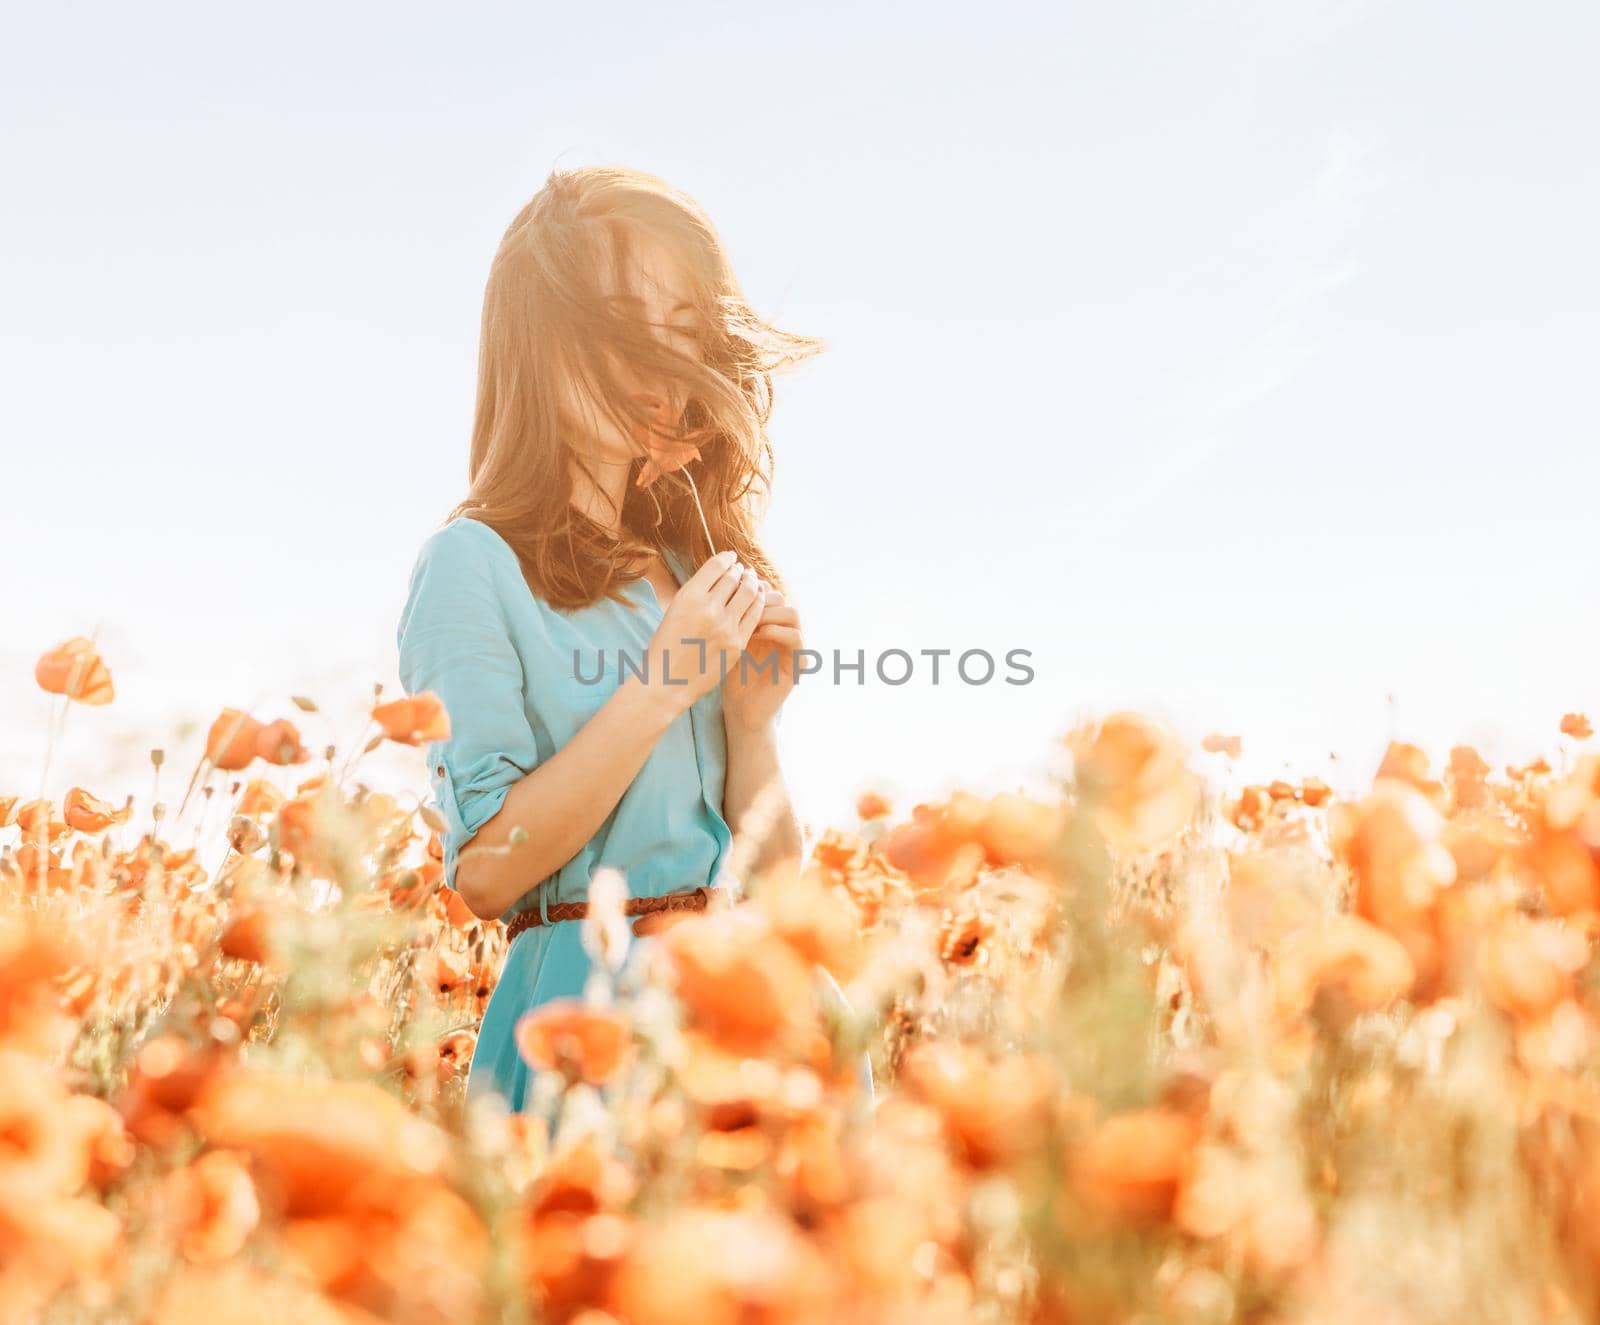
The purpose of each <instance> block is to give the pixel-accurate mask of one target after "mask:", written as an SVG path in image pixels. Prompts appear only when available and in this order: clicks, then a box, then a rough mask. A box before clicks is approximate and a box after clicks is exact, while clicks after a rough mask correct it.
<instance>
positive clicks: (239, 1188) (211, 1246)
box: [165, 1150, 261, 1263]
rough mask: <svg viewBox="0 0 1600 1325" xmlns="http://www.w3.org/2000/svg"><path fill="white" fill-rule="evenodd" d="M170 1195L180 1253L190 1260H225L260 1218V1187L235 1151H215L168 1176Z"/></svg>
mask: <svg viewBox="0 0 1600 1325" xmlns="http://www.w3.org/2000/svg"><path fill="white" fill-rule="evenodd" d="M165 1195H166V1198H167V1204H168V1206H169V1208H170V1211H171V1214H172V1217H173V1221H174V1223H175V1225H176V1227H177V1232H178V1249H179V1250H180V1251H181V1252H182V1253H183V1255H184V1256H185V1257H186V1258H187V1259H188V1260H191V1261H196V1262H200V1263H214V1262H217V1261H225V1260H227V1259H228V1258H229V1257H231V1256H232V1255H234V1253H236V1252H237V1251H238V1250H239V1249H240V1248H241V1247H243V1246H244V1244H245V1240H246V1239H247V1238H248V1237H249V1236H250V1234H251V1233H252V1232H254V1231H255V1227H256V1224H257V1223H258V1222H259V1221H260V1219H261V1206H260V1204H259V1203H258V1202H257V1200H256V1187H255V1183H254V1182H253V1181H252V1180H251V1178H250V1170H249V1169H248V1168H247V1167H246V1166H245V1163H244V1161H243V1160H241V1159H240V1157H239V1156H238V1155H236V1154H234V1153H233V1152H232V1151H228V1150H212V1151H208V1152H207V1153H205V1154H204V1155H201V1156H200V1158H199V1159H197V1160H195V1161H194V1163H192V1164H188V1165H186V1166H185V1167H183V1168H181V1169H175V1170H174V1171H173V1172H172V1173H170V1174H168V1175H167V1179H166V1183H165Z"/></svg>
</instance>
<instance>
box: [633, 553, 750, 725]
mask: <svg viewBox="0 0 1600 1325" xmlns="http://www.w3.org/2000/svg"><path fill="white" fill-rule="evenodd" d="M737 556H738V554H737V553H735V552H732V551H727V552H719V553H718V554H717V555H716V556H714V557H711V558H709V559H708V560H707V561H706V563H705V565H703V566H701V567H700V569H699V570H697V571H696V572H695V573H694V574H693V575H692V576H690V577H689V579H688V580H687V581H686V582H685V583H684V584H683V585H682V586H680V587H679V589H678V591H677V593H675V594H673V595H672V600H671V601H670V602H669V603H668V604H667V610H666V612H665V614H664V615H663V616H662V618H661V624H660V625H659V626H657V627H656V630H655V634H654V635H652V636H651V637H650V652H649V663H648V668H647V672H648V676H647V679H646V680H645V684H646V685H647V686H648V687H649V689H651V690H658V689H659V690H660V691H661V692H662V693H663V694H665V695H667V696H669V697H671V699H672V700H673V701H674V702H675V704H676V706H677V707H678V708H679V709H680V710H683V709H687V708H688V707H689V706H690V705H691V704H693V703H694V702H695V700H697V699H699V698H700V697H701V696H702V695H705V694H708V693H709V692H710V691H711V690H713V689H714V688H715V687H717V686H719V685H721V684H722V679H723V677H724V676H725V675H727V673H728V672H729V671H734V670H736V669H737V668H738V666H739V659H740V655H741V654H742V653H743V651H744V647H745V645H746V644H747V643H748V642H749V639H750V634H751V632H752V631H754V630H755V628H756V625H757V623H759V622H760V620H761V604H762V602H763V600H764V598H765V596H766V586H765V585H764V584H763V583H762V582H761V579H760V577H758V576H757V575H756V573H755V572H754V571H753V570H751V569H750V568H749V567H748V566H742V565H740V564H739V561H738V559H737Z"/></svg>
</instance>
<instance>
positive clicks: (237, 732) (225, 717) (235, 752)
mask: <svg viewBox="0 0 1600 1325" xmlns="http://www.w3.org/2000/svg"><path fill="white" fill-rule="evenodd" d="M263 730H264V728H263V727H262V725H261V724H260V723H259V722H257V721H256V720H255V719H254V718H252V717H251V716H250V715H249V714H248V713H242V712H240V710H238V709H229V708H225V709H223V710H222V714H221V716H220V717H218V719H217V720H216V721H215V722H213V723H212V724H211V730H210V731H209V732H207V733H206V758H207V759H209V760H210V761H211V762H212V764H213V765H215V766H216V767H217V768H220V769H222V770H223V771H224V772H227V773H237V772H238V771H239V770H240V769H243V768H248V767H249V766H250V761H251V760H253V759H254V758H255V757H256V753H257V751H256V741H257V739H258V738H259V737H260V735H261V733H262V731H263Z"/></svg>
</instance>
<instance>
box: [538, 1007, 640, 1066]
mask: <svg viewBox="0 0 1600 1325" xmlns="http://www.w3.org/2000/svg"><path fill="white" fill-rule="evenodd" d="M516 1040H517V1050H518V1052H520V1053H521V1054H522V1057H523V1058H524V1059H525V1060H526V1061H527V1062H528V1063H529V1065H530V1066H532V1067H536V1068H539V1069H540V1070H542V1071H547V1072H560V1073H562V1074H563V1075H565V1076H566V1077H567V1078H568V1079H569V1080H574V1081H576V1080H582V1081H587V1082H588V1083H589V1084H590V1085H591V1086H603V1085H605V1083H606V1082H608V1081H611V1080H613V1079H614V1078H615V1077H616V1076H617V1074H618V1073H620V1072H621V1071H622V1069H623V1068H624V1067H626V1066H627V1064H628V1061H629V1059H630V1058H631V1057H632V1053H633V1032H632V1030H631V1028H630V1027H629V1025H628V1023H627V1022H626V1021H624V1020H623V1019H622V1018H621V1017H619V1016H617V1015H616V1014H615V1013H613V1012H608V1011H606V1010H604V1009H602V1008H595V1007H590V1006H589V1005H588V1004H586V1003H584V1002H583V1001H582V1000H581V999H576V998H557V999H552V1000H551V1001H550V1002H548V1003H546V1004H544V1005H543V1006H542V1007H540V1008H538V1009H536V1010H535V1011H533V1012H530V1013H528V1014H527V1016H525V1017H523V1018H522V1019H521V1020H520V1021H519V1022H518V1023H517V1028H516Z"/></svg>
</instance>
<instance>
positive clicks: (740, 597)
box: [728, 567, 761, 636]
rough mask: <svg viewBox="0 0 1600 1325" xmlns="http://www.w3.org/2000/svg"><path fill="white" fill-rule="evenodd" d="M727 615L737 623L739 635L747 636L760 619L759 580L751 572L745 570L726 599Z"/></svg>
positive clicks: (747, 569)
mask: <svg viewBox="0 0 1600 1325" xmlns="http://www.w3.org/2000/svg"><path fill="white" fill-rule="evenodd" d="M728 614H729V615H730V616H731V617H733V619H734V621H735V622H736V623H737V627H738V630H739V633H740V634H741V635H745V636H748V635H749V633H750V632H751V631H752V630H754V629H755V626H756V622H758V621H759V620H760V619H761V580H760V578H759V577H758V576H757V575H756V573H755V572H754V571H753V570H750V569H749V568H748V567H746V568H745V574H744V578H743V579H742V580H741V581H740V583H739V587H738V588H737V589H735V590H734V591H733V597H732V598H730V599H728Z"/></svg>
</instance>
